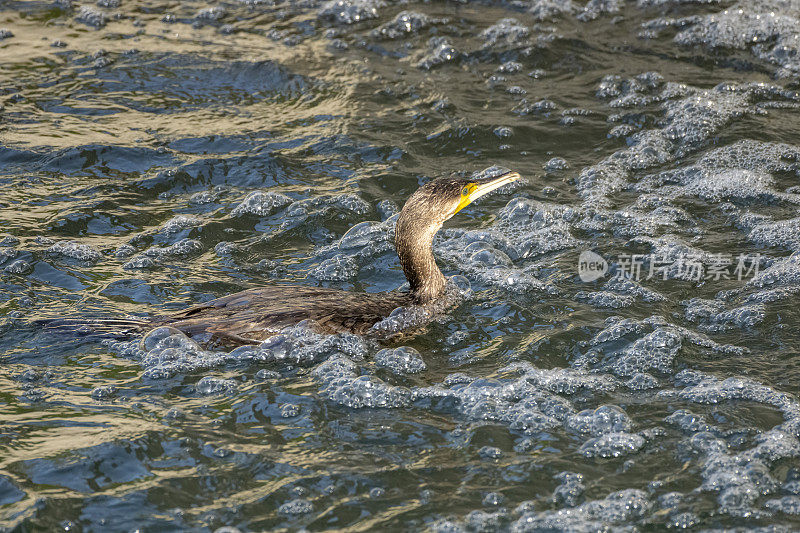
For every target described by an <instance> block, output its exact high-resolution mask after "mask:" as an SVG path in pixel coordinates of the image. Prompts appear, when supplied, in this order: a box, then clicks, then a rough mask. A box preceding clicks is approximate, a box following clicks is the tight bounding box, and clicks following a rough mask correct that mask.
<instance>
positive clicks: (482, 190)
mask: <svg viewBox="0 0 800 533" xmlns="http://www.w3.org/2000/svg"><path fill="white" fill-rule="evenodd" d="M521 177H522V176H521V175H520V174H519V172H506V173H505V174H501V175H499V176H495V177H494V178H486V179H484V180H481V181H476V182H474V183H470V184H469V185H467V186H466V187H464V190H463V191H462V192H461V200H459V202H458V206H457V207H456V210H455V212H454V213H453V214H456V213H458V212H459V211H461V210H462V209H464V208H465V207H467V206H468V205H469V204H471V203H472V202H474V201H475V200H477V199H478V198H480V197H481V196H484V195H486V194H489V193H490V192H492V191H493V190H495V189H499V188H500V187H502V186H503V185H507V184H509V183H511V182H512V181H517V180H518V179H520V178H521Z"/></svg>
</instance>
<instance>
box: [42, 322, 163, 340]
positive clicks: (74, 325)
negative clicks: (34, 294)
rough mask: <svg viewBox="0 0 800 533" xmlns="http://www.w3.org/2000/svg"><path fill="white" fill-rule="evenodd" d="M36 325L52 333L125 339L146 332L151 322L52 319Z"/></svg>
mask: <svg viewBox="0 0 800 533" xmlns="http://www.w3.org/2000/svg"><path fill="white" fill-rule="evenodd" d="M36 324H37V325H39V326H41V327H42V328H43V329H45V330H50V331H58V332H64V333H74V334H78V335H87V336H100V337H111V338H124V337H129V336H130V335H132V334H134V333H141V332H142V331H145V330H146V329H148V326H150V325H151V322H150V321H149V320H145V319H136V318H111V319H104V318H52V319H44V320H37V321H36Z"/></svg>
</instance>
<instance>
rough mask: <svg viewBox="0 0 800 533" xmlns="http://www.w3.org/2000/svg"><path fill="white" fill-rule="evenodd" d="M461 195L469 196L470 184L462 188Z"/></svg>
mask: <svg viewBox="0 0 800 533" xmlns="http://www.w3.org/2000/svg"><path fill="white" fill-rule="evenodd" d="M461 196H469V186H468V185H465V186H464V188H463V189H461Z"/></svg>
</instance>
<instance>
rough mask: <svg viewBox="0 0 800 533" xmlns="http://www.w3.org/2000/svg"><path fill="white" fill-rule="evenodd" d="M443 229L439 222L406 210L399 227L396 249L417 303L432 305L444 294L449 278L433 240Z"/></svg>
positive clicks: (402, 213)
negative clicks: (446, 275) (442, 267)
mask: <svg viewBox="0 0 800 533" xmlns="http://www.w3.org/2000/svg"><path fill="white" fill-rule="evenodd" d="M441 227H442V224H441V223H439V222H435V221H431V220H430V218H429V214H428V216H427V217H424V216H419V214H415V213H413V211H412V212H407V211H406V209H403V211H402V212H401V213H400V217H399V218H398V219H397V226H396V227H395V248H396V249H397V255H398V256H399V257H400V265H401V266H402V267H403V273H404V274H405V275H406V279H407V280H408V284H409V285H410V287H411V294H412V296H413V297H414V300H415V301H416V302H417V303H421V304H424V303H428V302H430V301H432V300H435V299H436V298H438V297H439V296H441V294H442V293H443V292H444V287H445V278H444V275H443V274H442V271H441V270H439V267H438V266H437V265H436V259H434V257H433V237H434V236H435V235H436V232H437V231H439V229H440V228H441Z"/></svg>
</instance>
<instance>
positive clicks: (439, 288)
mask: <svg viewBox="0 0 800 533" xmlns="http://www.w3.org/2000/svg"><path fill="white" fill-rule="evenodd" d="M519 177H520V175H519V174H517V173H516V172H508V173H505V174H502V175H500V176H495V177H492V178H484V179H477V180H476V179H473V180H468V179H458V178H439V179H437V180H434V181H431V182H430V183H427V184H426V185H424V186H422V187H420V188H419V189H418V190H417V191H416V192H415V193H414V194H412V195H411V197H409V199H408V201H406V204H405V206H404V207H403V210H402V211H401V212H400V216H399V217H398V219H397V226H396V228H395V248H396V250H397V255H398V256H399V258H400V265H401V266H402V268H403V272H404V274H405V276H406V278H407V279H408V283H409V290H408V291H391V292H388V293H377V294H375V293H355V292H347V291H341V290H337V289H330V288H325V287H310V286H298V285H273V286H268V287H260V288H257V289H249V290H246V291H242V292H239V293H236V294H232V295H229V296H223V297H222V298H217V299H216V300H211V301H210V302H205V303H202V304H199V305H195V306H193V307H189V308H188V309H184V310H182V311H179V312H177V313H173V314H170V315H166V316H159V317H154V318H153V319H151V320H141V321H138V320H137V321H126V320H110V321H95V322H92V321H89V322H88V323H87V322H84V323H83V325H84V326H88V328H90V329H94V330H103V331H107V332H109V331H111V330H113V329H116V330H117V331H119V330H126V331H131V330H133V331H146V330H149V329H152V328H154V327H159V326H170V327H173V328H177V329H179V330H181V331H183V332H184V333H186V334H188V335H191V336H195V335H199V336H204V337H206V338H215V339H218V340H221V341H223V342H225V341H229V342H235V343H256V342H259V341H261V340H263V339H265V338H267V337H269V336H271V335H273V334H274V333H276V332H277V331H280V330H281V329H283V328H285V327H287V326H292V325H295V324H297V323H299V322H301V321H303V320H312V321H313V322H314V324H315V327H316V328H318V329H321V330H323V331H325V332H330V333H334V332H343V331H349V332H352V333H356V334H359V335H363V334H368V333H369V332H370V328H372V326H373V325H374V324H375V323H377V322H379V321H380V320H382V319H383V318H385V317H387V316H389V314H391V312H392V311H393V310H394V309H397V308H398V307H403V306H410V305H421V306H426V307H430V308H434V307H436V306H435V303H436V300H437V299H438V298H439V297H440V296H441V295H442V294H443V292H444V290H445V278H444V276H443V275H442V272H441V271H440V270H439V267H438V266H437V265H436V261H435V259H434V257H433V250H432V245H433V237H434V236H435V235H436V232H437V231H439V229H441V227H442V224H444V222H445V221H446V220H447V219H449V218H450V217H452V216H453V215H454V214H456V213H457V212H458V211H460V210H461V209H463V208H464V207H466V206H467V205H469V203H470V202H472V201H474V200H475V199H477V198H479V197H481V196H483V195H484V194H487V193H488V192H491V191H493V190H494V189H497V188H498V187H500V186H502V185H505V184H506V183H510V182H512V181H515V180H516V179H518V178H519ZM70 322H72V321H70ZM64 324H65V321H53V322H51V324H50V325H51V326H63V325H64Z"/></svg>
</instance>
